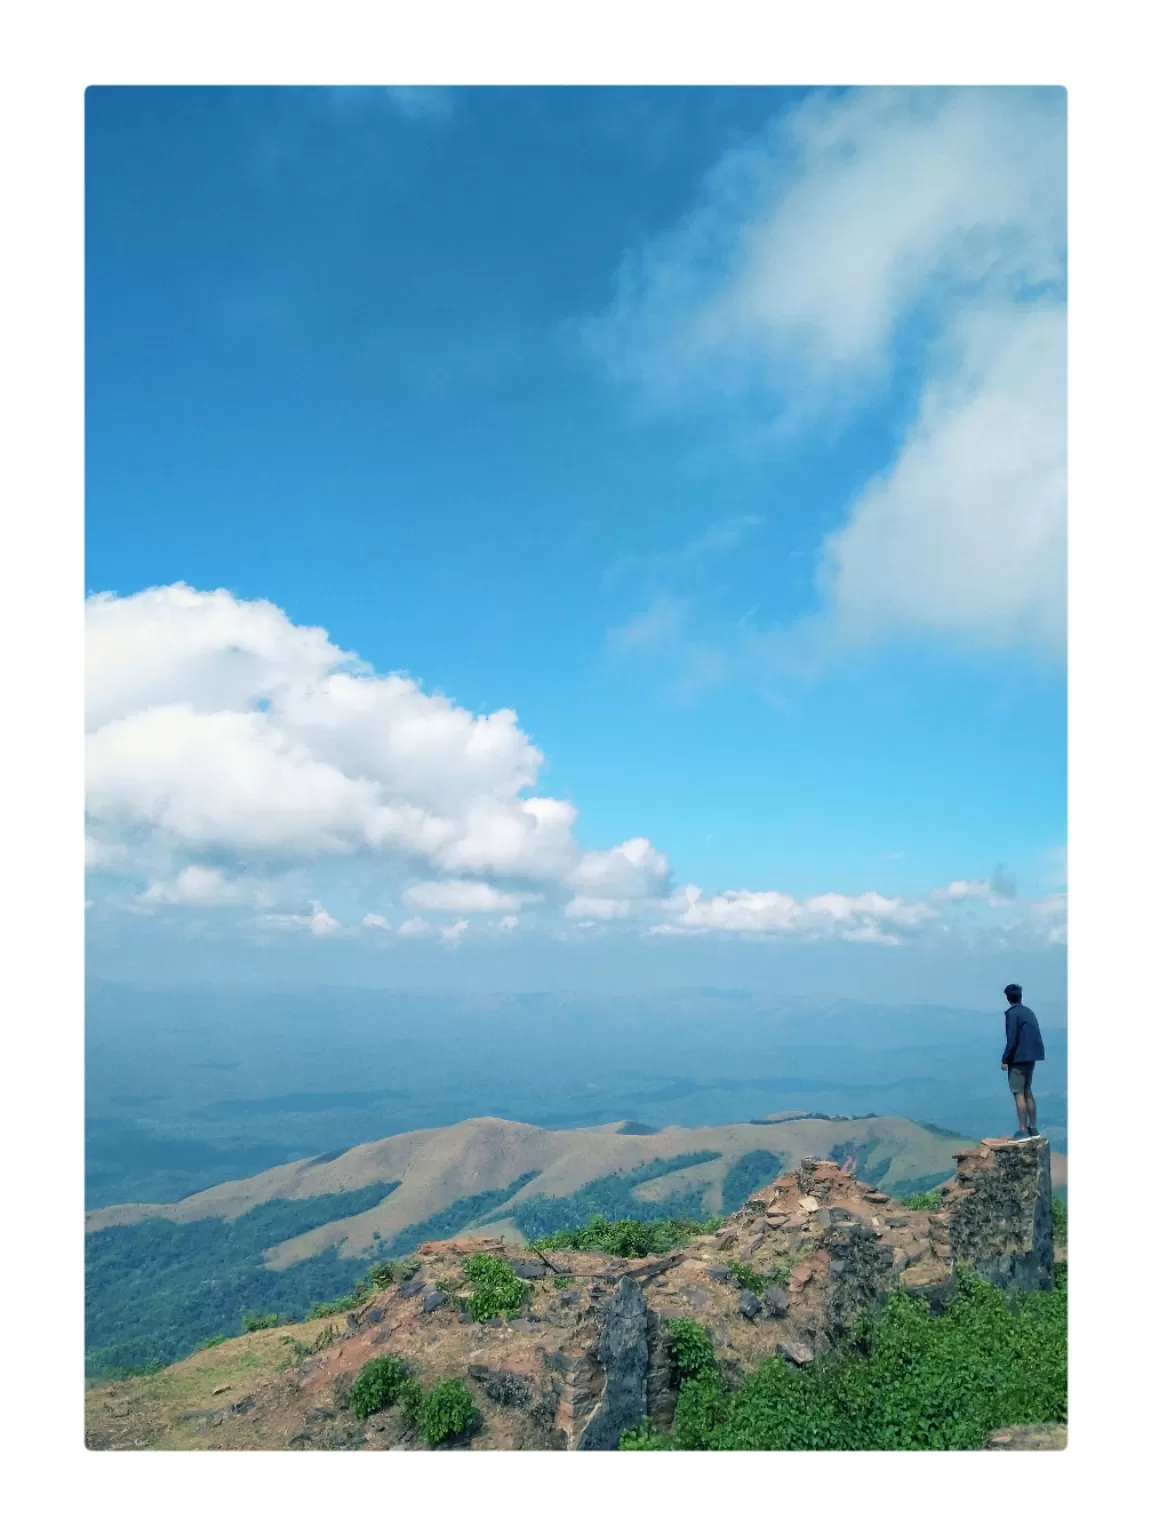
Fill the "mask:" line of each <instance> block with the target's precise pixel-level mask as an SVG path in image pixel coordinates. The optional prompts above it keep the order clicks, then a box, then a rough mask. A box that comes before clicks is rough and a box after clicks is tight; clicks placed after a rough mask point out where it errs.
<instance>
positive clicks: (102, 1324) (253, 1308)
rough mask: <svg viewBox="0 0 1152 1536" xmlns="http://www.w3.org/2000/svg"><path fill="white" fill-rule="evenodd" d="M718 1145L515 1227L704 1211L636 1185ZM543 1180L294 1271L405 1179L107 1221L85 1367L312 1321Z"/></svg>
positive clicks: (707, 1155) (155, 1358)
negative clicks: (325, 1306) (289, 1251)
mask: <svg viewBox="0 0 1152 1536" xmlns="http://www.w3.org/2000/svg"><path fill="white" fill-rule="evenodd" d="M719 1156H720V1153H719V1152H711V1151H705V1152H691V1153H685V1154H683V1155H682V1156H679V1157H672V1158H662V1159H656V1160H654V1161H652V1162H648V1163H644V1164H641V1165H640V1166H639V1167H637V1168H634V1169H632V1170H631V1171H630V1172H628V1173H618V1174H610V1175H608V1176H607V1177H605V1178H602V1179H594V1180H592V1181H591V1182H590V1183H588V1184H585V1185H584V1186H583V1187H582V1188H580V1189H578V1190H576V1191H575V1192H574V1193H573V1194H571V1195H565V1196H561V1197H549V1196H537V1197H535V1198H533V1199H530V1200H527V1201H525V1202H524V1203H523V1204H521V1205H518V1206H517V1207H516V1211H515V1215H516V1220H517V1223H518V1224H519V1226H520V1228H521V1230H522V1231H523V1232H524V1234H525V1235H526V1236H527V1237H528V1238H529V1239H532V1240H535V1239H538V1238H543V1237H546V1236H548V1235H549V1234H551V1233H554V1232H558V1231H561V1230H564V1229H569V1228H583V1227H586V1226H587V1224H588V1222H589V1221H590V1220H591V1219H592V1218H594V1217H601V1218H604V1219H606V1220H608V1221H613V1222H618V1221H629V1222H648V1223H650V1222H653V1221H660V1220H671V1219H675V1218H687V1219H689V1220H693V1221H702V1220H703V1219H704V1216H705V1212H704V1210H703V1202H702V1196H701V1192H700V1191H699V1190H694V1191H688V1192H686V1193H683V1194H681V1195H678V1196H675V1197H673V1198H670V1199H668V1200H663V1201H653V1200H642V1199H640V1198H638V1196H637V1194H636V1190H637V1189H638V1188H639V1186H641V1185H643V1184H647V1183H650V1182H651V1181H652V1180H653V1179H659V1178H662V1177H663V1176H664V1175H665V1174H669V1173H675V1172H677V1171H678V1170H680V1169H682V1168H691V1167H695V1166H696V1165H698V1164H702V1163H708V1162H714V1161H715V1160H716V1159H717V1158H718V1157H719ZM781 1166H782V1163H781V1160H780V1159H779V1158H778V1157H776V1156H775V1155H774V1154H773V1153H771V1152H750V1153H748V1154H747V1156H745V1157H742V1158H740V1159H739V1160H738V1161H737V1162H735V1163H734V1164H733V1165H732V1167H731V1168H730V1169H729V1170H728V1173H727V1175H726V1177H725V1180H724V1185H723V1208H724V1211H725V1212H728V1211H733V1210H735V1209H736V1208H737V1207H738V1206H740V1205H742V1204H743V1202H744V1201H745V1200H746V1199H747V1198H748V1196H749V1195H750V1194H751V1193H752V1192H753V1190H755V1189H758V1188H760V1187H762V1186H763V1185H764V1184H767V1183H769V1182H770V1181H771V1180H772V1179H773V1178H775V1177H776V1175H777V1174H778V1173H779V1171H780V1168H781ZM536 1177H537V1172H536V1171H535V1170H533V1171H531V1172H528V1173H525V1174H523V1175H521V1177H520V1178H518V1179H516V1180H514V1181H513V1182H512V1183H511V1184H508V1185H506V1186H504V1187H503V1188H501V1189H489V1190H483V1191H481V1192H480V1193H479V1194H476V1195H469V1196H467V1197H465V1198H463V1199H461V1200H456V1201H454V1202H453V1203H452V1204H451V1205H449V1206H446V1207H445V1208H444V1209H443V1210H441V1211H438V1212H436V1214H435V1215H434V1216H431V1217H429V1218H428V1219H427V1220H426V1221H422V1222H417V1223H415V1224H413V1225H411V1226H408V1227H405V1228H403V1229H402V1230H401V1231H399V1232H397V1233H395V1234H394V1235H393V1236H391V1237H390V1238H386V1239H383V1240H381V1241H379V1242H377V1244H376V1245H375V1247H374V1248H373V1250H372V1252H371V1254H370V1255H369V1256H368V1260H367V1261H366V1259H365V1257H363V1256H362V1257H360V1258H359V1259H341V1258H340V1257H339V1256H338V1254H337V1251H336V1249H335V1248H334V1247H332V1248H327V1249H325V1250H324V1252H322V1253H318V1254H315V1255H314V1256H313V1257H312V1258H309V1259H305V1260H302V1261H301V1262H300V1263H299V1264H293V1265H291V1266H290V1267H289V1268H288V1269H279V1270H274V1269H269V1268H268V1267H267V1266H266V1265H265V1264H264V1261H263V1254H264V1253H265V1251H266V1250H267V1249H269V1248H271V1247H273V1246H274V1245H275V1244H277V1243H282V1242H285V1241H286V1240H287V1239H288V1238H290V1237H296V1236H298V1235H299V1234H300V1233H303V1232H308V1231H311V1230H312V1229H313V1228H314V1227H318V1226H321V1225H323V1224H324V1223H325V1222H329V1221H336V1220H339V1219H340V1218H341V1217H346V1216H355V1215H359V1214H360V1213H361V1212H362V1211H367V1210H371V1209H372V1207H373V1206H375V1205H378V1204H379V1203H380V1202H381V1201H382V1200H384V1199H386V1198H387V1197H388V1195H390V1194H391V1193H392V1191H393V1190H395V1189H396V1188H398V1185H396V1184H394V1183H391V1184H373V1185H370V1186H368V1187H367V1188H365V1189H358V1190H353V1191H351V1192H349V1193H347V1194H341V1195H317V1196H314V1197H312V1198H311V1199H307V1200H270V1201H267V1202H266V1203H265V1204H263V1205H258V1206H256V1207H254V1208H253V1209H252V1210H251V1211H248V1212H246V1213H245V1215H243V1216H240V1217H237V1219H236V1220H235V1221H233V1222H228V1221H225V1220H223V1219H221V1218H218V1217H207V1218H204V1219H203V1220H200V1221H191V1222H174V1221H167V1220H164V1219H162V1218H159V1217H155V1218H152V1219H150V1220H148V1221H142V1222H138V1223H136V1224H135V1225H132V1226H114V1227H105V1228H103V1229H102V1230H101V1231H99V1232H94V1233H92V1234H90V1236H89V1237H88V1239H87V1245H86V1324H87V1369H88V1374H89V1375H91V1376H109V1375H118V1374H122V1373H125V1372H131V1371H140V1370H146V1369H149V1368H153V1369H155V1368H158V1367H159V1366H162V1365H167V1364H169V1363H171V1362H172V1361H173V1360H179V1359H181V1358H183V1356H185V1355H187V1354H189V1353H190V1352H191V1351H192V1350H194V1349H196V1348H197V1347H198V1346H199V1345H200V1344H202V1343H203V1342H204V1341H205V1340H207V1339H211V1338H216V1337H218V1336H220V1335H221V1334H224V1335H229V1336H231V1335H234V1334H238V1333H240V1332H241V1331H242V1329H243V1327H244V1318H245V1316H246V1315H247V1314H249V1313H259V1314H262V1315H263V1316H265V1317H271V1316H278V1317H281V1318H284V1319H291V1318H296V1319H298V1318H302V1317H306V1316H307V1315H308V1313H309V1311H310V1310H311V1309H312V1308H313V1307H315V1306H316V1305H317V1304H318V1303H322V1302H326V1301H330V1300H331V1299H332V1298H334V1297H343V1296H346V1295H348V1294H349V1293H351V1292H352V1291H353V1289H354V1287H355V1284H356V1282H357V1281H358V1280H359V1279H360V1278H361V1277H362V1275H363V1272H364V1270H365V1268H366V1267H367V1262H369V1261H370V1262H377V1263H378V1262H379V1261H381V1260H384V1259H389V1258H399V1257H402V1256H403V1255H405V1254H409V1253H411V1252H412V1251H413V1250H414V1249H416V1248H417V1247H419V1245H420V1244H421V1243H425V1242H431V1241H435V1240H438V1239H443V1238H447V1237H452V1236H454V1235H455V1234H456V1233H457V1232H461V1231H463V1230H464V1228H465V1227H468V1226H471V1225H473V1224H475V1223H476V1222H479V1221H482V1220H483V1218H484V1217H485V1216H486V1215H488V1213H489V1212H491V1211H495V1210H496V1209H498V1208H499V1207H500V1206H502V1205H504V1204H505V1203H506V1202H507V1201H509V1200H511V1199H512V1198H513V1196H514V1195H516V1194H518V1193H519V1191H520V1190H521V1189H523V1188H524V1186H525V1185H526V1184H528V1183H530V1182H531V1180H532V1179H534V1178H536Z"/></svg>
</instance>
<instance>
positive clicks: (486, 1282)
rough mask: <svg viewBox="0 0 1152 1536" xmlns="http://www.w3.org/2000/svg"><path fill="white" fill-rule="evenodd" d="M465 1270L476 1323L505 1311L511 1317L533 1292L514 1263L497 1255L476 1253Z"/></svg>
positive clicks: (466, 1261)
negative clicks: (512, 1264)
mask: <svg viewBox="0 0 1152 1536" xmlns="http://www.w3.org/2000/svg"><path fill="white" fill-rule="evenodd" d="M462 1268H463V1270H464V1273H465V1274H466V1275H467V1276H468V1278H469V1280H470V1281H471V1282H472V1295H471V1297H470V1298H469V1301H468V1310H469V1312H470V1313H471V1315H472V1320H473V1322H477V1323H482V1322H485V1321H486V1320H487V1319H488V1318H490V1317H498V1316H499V1315H500V1313H501V1312H503V1313H505V1314H507V1315H509V1316H511V1315H513V1314H514V1313H515V1312H517V1311H518V1310H519V1308H520V1306H521V1304H522V1303H523V1302H524V1301H525V1300H526V1298H527V1297H528V1296H530V1295H531V1293H532V1287H531V1286H530V1285H529V1284H528V1282H527V1281H526V1280H521V1279H520V1277H519V1275H517V1274H515V1273H514V1271H513V1269H512V1266H511V1264H507V1263H505V1261H504V1260H503V1259H498V1258H497V1257H496V1255H495V1254H494V1253H477V1254H473V1256H472V1257H471V1258H470V1259H465V1260H464V1263H463V1266H462Z"/></svg>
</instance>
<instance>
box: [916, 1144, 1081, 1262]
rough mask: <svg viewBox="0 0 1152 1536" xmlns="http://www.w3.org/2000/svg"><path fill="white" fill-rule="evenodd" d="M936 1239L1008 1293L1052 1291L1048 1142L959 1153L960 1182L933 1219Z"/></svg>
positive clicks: (940, 1249)
mask: <svg viewBox="0 0 1152 1536" xmlns="http://www.w3.org/2000/svg"><path fill="white" fill-rule="evenodd" d="M931 1241H932V1244H933V1247H934V1249H935V1251H936V1252H937V1254H939V1256H940V1257H941V1258H943V1259H947V1260H950V1261H951V1262H952V1263H957V1264H970V1265H971V1266H972V1268H973V1269H975V1270H976V1272H977V1273H978V1274H981V1275H983V1276H984V1277H985V1279H987V1280H991V1281H992V1283H993V1284H994V1285H998V1286H1000V1287H1001V1288H1002V1289H1004V1290H1024V1291H1035V1290H1051V1288H1052V1169H1051V1157H1050V1153H1049V1148H1048V1143H1047V1141H1046V1140H1045V1139H1044V1138H1043V1137H1041V1136H1033V1137H1031V1138H1030V1139H1029V1140H1028V1141H985V1142H982V1143H981V1145H980V1146H979V1147H975V1148H973V1150H972V1151H970V1152H961V1153H959V1154H958V1155H957V1158H956V1177H955V1180H953V1181H951V1182H950V1184H949V1185H948V1186H947V1187H946V1189H945V1194H944V1199H943V1201H942V1203H941V1206H940V1210H939V1212H938V1213H937V1214H936V1216H935V1219H934V1221H933V1222H932V1223H931Z"/></svg>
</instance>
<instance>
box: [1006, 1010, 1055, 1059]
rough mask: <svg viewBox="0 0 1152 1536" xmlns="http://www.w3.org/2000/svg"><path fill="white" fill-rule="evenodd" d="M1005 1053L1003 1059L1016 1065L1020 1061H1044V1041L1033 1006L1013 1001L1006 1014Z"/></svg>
mask: <svg viewBox="0 0 1152 1536" xmlns="http://www.w3.org/2000/svg"><path fill="white" fill-rule="evenodd" d="M1004 1039H1005V1045H1004V1055H1003V1056H1002V1057H1001V1058H1000V1059H1001V1061H1006V1062H1007V1063H1008V1065H1009V1066H1010V1067H1011V1066H1014V1065H1015V1064H1016V1062H1018V1061H1043V1060H1044V1042H1043V1040H1041V1038H1040V1025H1039V1024H1038V1023H1037V1020H1036V1015H1035V1014H1034V1013H1033V1012H1032V1010H1031V1008H1028V1007H1026V1006H1025V1005H1024V1004H1023V1003H1013V1004H1012V1006H1011V1008H1009V1009H1008V1010H1007V1011H1006V1012H1005V1014H1004Z"/></svg>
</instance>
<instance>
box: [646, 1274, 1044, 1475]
mask: <svg viewBox="0 0 1152 1536" xmlns="http://www.w3.org/2000/svg"><path fill="white" fill-rule="evenodd" d="M1067 1340H1068V1325H1067V1275H1066V1272H1065V1271H1063V1269H1061V1271H1059V1272H1058V1274H1057V1278H1056V1284H1055V1288H1054V1289H1053V1290H1051V1291H1037V1292H1033V1293H1031V1294H1029V1295H1025V1296H1021V1297H1020V1298H1019V1299H1018V1300H1016V1301H1010V1300H1009V1299H1008V1298H1006V1297H1005V1296H1004V1295H1003V1294H1002V1293H1001V1292H1000V1291H998V1290H997V1289H996V1287H995V1286H993V1285H991V1284H990V1283H989V1282H988V1281H986V1280H982V1279H980V1278H979V1277H978V1276H976V1275H974V1274H972V1273H971V1271H965V1270H960V1271H958V1272H957V1279H956V1292H955V1294H954V1295H953V1297H952V1298H951V1300H950V1301H949V1302H948V1303H947V1305H946V1306H945V1308H944V1310H943V1312H942V1313H941V1314H939V1315H934V1314H933V1313H932V1312H931V1310H930V1309H929V1307H928V1305H927V1303H926V1302H924V1301H921V1300H917V1299H914V1298H913V1297H910V1296H908V1295H907V1294H906V1293H905V1292H902V1291H895V1292H893V1293H892V1294H891V1295H890V1296H889V1298H888V1300H887V1301H886V1302H885V1304H884V1307H883V1308H882V1309H881V1311H880V1312H879V1313H878V1314H876V1315H875V1316H869V1315H867V1314H862V1315H861V1316H860V1317H859V1318H858V1319H857V1322H856V1325H855V1327H854V1328H853V1330H852V1333H851V1335H850V1337H849V1338H848V1339H847V1340H846V1341H845V1342H844V1343H842V1344H841V1345H839V1346H838V1347H837V1349H835V1350H834V1351H832V1352H830V1353H829V1354H828V1355H826V1356H824V1357H823V1359H821V1360H818V1361H817V1362H816V1363H815V1364H813V1365H811V1366H804V1367H797V1366H794V1365H791V1364H790V1363H788V1362H787V1361H785V1360H784V1359H782V1358H781V1357H779V1356H777V1357H774V1358H772V1359H770V1360H766V1361H764V1362H763V1363H762V1364H761V1365H760V1366H758V1367H757V1368H756V1370H754V1371H752V1372H750V1373H749V1374H748V1375H747V1376H745V1377H744V1379H743V1381H741V1382H740V1384H739V1385H738V1386H736V1387H735V1388H731V1389H730V1388H727V1387H726V1386H725V1385H724V1384H723V1382H722V1381H721V1379H720V1377H719V1374H718V1372H716V1371H714V1370H713V1371H709V1370H707V1369H705V1370H703V1371H701V1372H700V1373H699V1374H698V1375H696V1376H695V1377H693V1378H691V1379H689V1380H688V1381H686V1382H685V1384H684V1387H683V1388H682V1390H681V1393H680V1401H679V1403H678V1405H677V1409H676V1422H675V1429H674V1433H673V1437H672V1444H673V1448H674V1449H679V1450H756V1451H775V1450H781V1451H783V1450H845V1451H847V1450H975V1449H977V1448H979V1447H980V1446H981V1445H982V1444H983V1443H984V1441H985V1439H986V1438H987V1436H988V1434H989V1433H990V1432H991V1431H992V1430H993V1429H996V1428H998V1427H1000V1426H1001V1425H1004V1424H1035V1423H1042V1422H1046V1421H1053V1420H1055V1421H1062V1420H1064V1419H1066V1418H1067V1411H1068V1386H1067ZM652 1438H653V1437H651V1436H649V1441H651V1440H652ZM656 1438H658V1437H656ZM643 1439H644V1437H643V1435H641V1434H640V1433H639V1432H634V1434H633V1437H632V1438H631V1439H630V1440H628V1442H627V1444H625V1443H624V1442H622V1444H621V1448H622V1449H628V1450H645V1449H658V1448H660V1447H659V1446H658V1445H656V1444H653V1443H639V1442H640V1441H642V1440H643Z"/></svg>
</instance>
